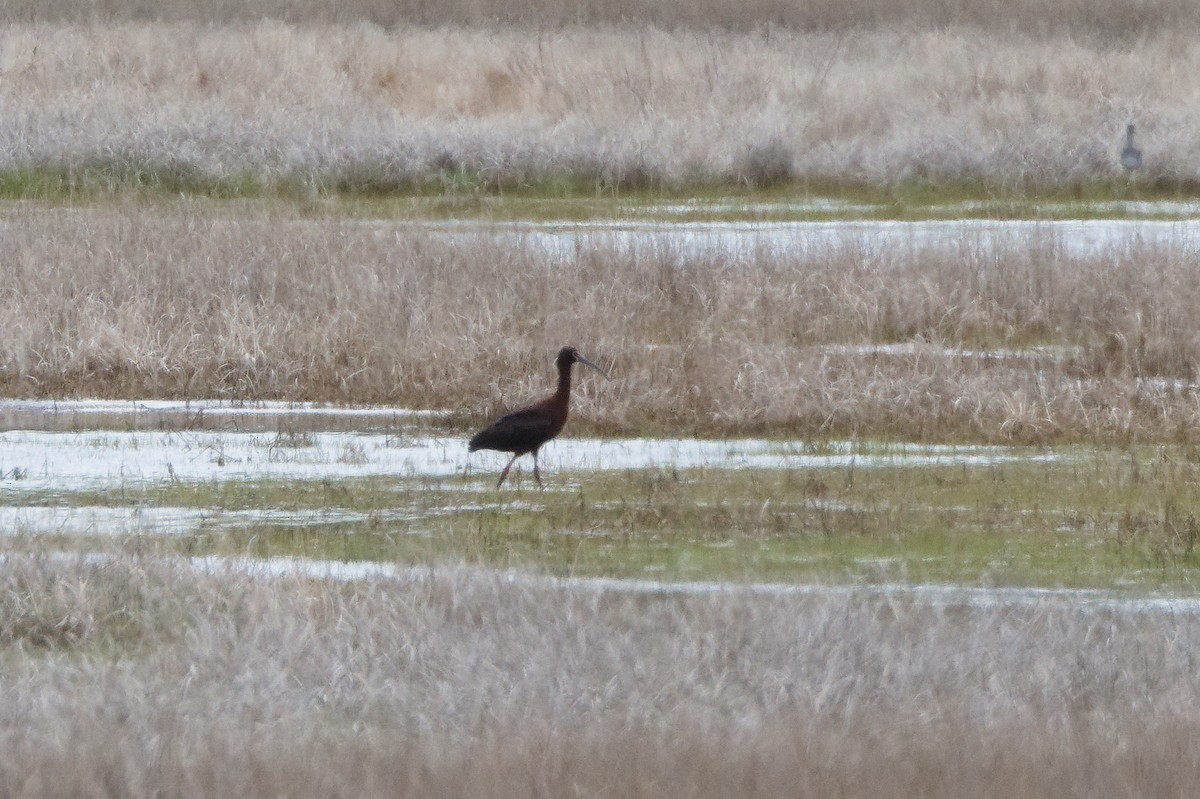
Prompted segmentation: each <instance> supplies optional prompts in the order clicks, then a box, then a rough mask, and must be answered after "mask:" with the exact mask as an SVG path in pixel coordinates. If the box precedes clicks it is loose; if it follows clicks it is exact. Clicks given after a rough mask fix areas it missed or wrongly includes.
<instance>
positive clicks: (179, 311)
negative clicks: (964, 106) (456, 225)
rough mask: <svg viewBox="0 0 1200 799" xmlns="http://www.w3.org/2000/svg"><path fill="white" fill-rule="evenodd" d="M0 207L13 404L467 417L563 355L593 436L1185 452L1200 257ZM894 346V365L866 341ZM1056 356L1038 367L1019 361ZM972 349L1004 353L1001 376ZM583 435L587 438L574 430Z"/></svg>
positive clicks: (1172, 248) (2, 382)
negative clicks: (325, 404)
mask: <svg viewBox="0 0 1200 799" xmlns="http://www.w3.org/2000/svg"><path fill="white" fill-rule="evenodd" d="M233 210H234V209H230V208H228V207H217V208H215V209H214V208H213V207H209V206H205V205H195V204H186V203H185V204H181V205H178V206H175V207H173V208H171V209H169V210H162V209H157V210H156V209H146V208H143V207H141V206H133V205H131V206H127V207H123V208H120V209H110V210H82V211H76V210H69V211H67V210H64V211H47V210H37V209H31V208H13V209H10V211H9V213H8V214H7V216H6V218H5V219H4V223H3V226H2V227H0V246H2V247H3V250H4V252H5V259H4V265H3V269H4V280H3V282H2V283H0V329H2V330H4V336H3V337H0V390H2V391H3V392H4V393H5V394H7V395H10V396H44V397H54V396H91V395H100V396H114V397H146V396H151V397H153V396H159V397H228V398H238V399H256V398H282V399H312V400H326V401H337V402H359V403H364V402H388V403H398V404H403V405H409V406H415V407H433V408H441V409H446V410H449V411H451V412H453V413H455V414H456V415H457V416H458V417H459V419H460V420H463V421H472V422H477V421H479V420H480V419H482V417H484V416H487V415H490V414H491V413H493V412H495V411H496V410H498V409H499V408H501V407H503V406H506V405H507V406H511V405H513V404H515V403H517V402H520V401H523V400H526V399H527V398H529V397H530V396H535V395H537V394H540V393H542V392H544V391H546V390H548V389H549V387H550V386H551V384H552V379H553V374H552V362H551V359H552V356H553V353H554V352H555V351H556V350H557V349H558V347H560V346H562V345H564V344H574V345H576V346H578V347H579V348H580V349H581V350H582V351H583V352H585V353H586V354H588V355H589V356H591V357H593V358H595V359H598V360H599V361H600V362H601V363H604V364H605V365H609V366H611V367H612V368H613V374H614V378H615V379H614V380H613V381H611V382H605V381H601V380H598V379H587V377H586V375H583V377H584V378H585V379H583V380H582V382H581V384H580V390H579V393H578V396H577V401H576V402H577V408H578V410H579V412H580V413H579V416H580V417H581V420H589V421H590V422H591V424H592V425H593V426H594V428H595V429H603V430H607V431H609V432H616V431H621V432H626V433H634V432H677V433H678V432H688V431H691V432H702V433H712V434H729V433H751V432H758V433H761V432H767V433H778V434H785V435H815V436H820V435H836V436H844V435H864V436H885V437H897V438H903V439H925V440H985V441H1029V442H1049V441H1055V440H1072V439H1088V440H1096V441H1109V442H1111V441H1128V440H1131V439H1138V440H1143V441H1146V440H1155V439H1159V440H1179V439H1182V440H1189V439H1190V436H1191V433H1190V432H1189V431H1192V430H1195V429H1198V428H1200V425H1198V422H1200V401H1198V398H1197V395H1196V392H1195V391H1194V390H1193V389H1191V388H1190V387H1189V386H1190V385H1191V383H1192V381H1194V380H1195V377H1196V374H1195V373H1196V369H1197V365H1198V364H1200V337H1198V336H1197V335H1196V333H1195V330H1194V327H1193V326H1192V325H1191V320H1193V319H1195V318H1196V317H1197V312H1198V309H1200V295H1198V293H1197V292H1198V291H1200V290H1198V289H1197V285H1196V282H1195V280H1194V279H1193V266H1194V262H1195V253H1194V251H1193V250H1192V249H1191V248H1190V247H1187V246H1181V245H1178V244H1170V245H1153V244H1148V243H1130V244H1129V245H1127V246H1125V247H1121V248H1118V249H1115V250H1110V251H1104V252H1099V253H1097V254H1095V255H1090V256H1072V255H1070V254H1068V253H1066V252H1064V251H1063V249H1062V248H1060V247H1057V246H1054V245H1053V242H1052V241H1051V240H1049V239H1047V238H1045V236H1046V235H1047V234H1037V233H1035V234H1032V235H1031V238H1030V239H1028V240H1022V239H1012V240H1009V241H1008V242H1007V243H1004V242H1000V243H994V244H990V245H984V244H982V243H978V242H976V243H974V244H972V243H970V242H969V241H966V240H964V243H963V244H962V246H961V247H959V248H957V249H955V250H949V251H948V250H945V249H940V248H935V247H929V248H924V247H921V246H917V245H914V246H913V247H911V248H900V249H898V250H895V251H885V250H880V249H878V248H867V247H863V246H862V245H861V243H856V242H855V241H854V240H852V239H850V240H847V242H846V243H845V244H844V245H843V246H840V247H837V246H835V247H832V248H828V249H822V250H820V251H814V252H806V251H805V250H804V249H803V248H799V249H797V250H796V251H794V252H769V251H762V252H751V253H747V254H745V255H742V256H732V255H729V254H720V253H716V254H695V253H692V254H689V253H687V252H683V251H673V250H672V249H671V248H669V247H667V248H664V247H662V246H651V245H647V246H644V247H632V248H631V247H627V246H618V245H616V244H613V243H612V242H609V243H605V240H604V238H603V237H602V236H601V237H598V238H595V239H586V238H585V239H583V240H582V241H581V243H580V245H579V247H577V248H576V249H574V250H573V251H572V252H571V253H570V254H568V255H566V256H558V255H551V254H549V250H547V249H546V248H544V247H543V246H541V245H539V244H538V242H537V240H536V239H535V238H530V239H522V238H520V237H514V236H511V235H506V234H503V233H497V234H494V235H493V234H485V233H481V234H469V233H464V234H450V235H448V234H446V233H444V232H443V233H436V232H434V233H430V232H421V230H420V228H419V227H414V226H409V225H399V226H396V225H393V224H391V223H387V222H373V221H362V220H339V219H336V218H327V217H317V218H301V217H297V216H295V215H292V214H290V213H284V212H281V211H272V210H269V209H266V208H262V207H245V208H241V209H238V210H237V211H236V214H235V213H231V211H233ZM895 342H902V343H908V344H910V345H911V346H909V347H908V348H907V349H902V350H900V351H892V350H888V349H880V348H879V345H886V344H892V343H895ZM1030 345H1038V346H1042V345H1045V347H1046V348H1045V349H1041V350H1038V349H1029V347H1030ZM963 348H966V349H968V350H981V349H982V350H995V351H996V353H995V354H993V355H987V354H986V353H980V352H977V351H966V352H963V351H960V350H962V349H963ZM577 424H579V423H577Z"/></svg>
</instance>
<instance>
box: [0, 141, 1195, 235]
mask: <svg viewBox="0 0 1200 799" xmlns="http://www.w3.org/2000/svg"><path fill="white" fill-rule="evenodd" d="M180 196H184V197H188V198H193V199H194V198H209V199H215V200H231V199H237V200H247V199H253V200H276V201H283V202H287V203H299V204H301V205H302V206H303V208H304V210H305V211H306V212H307V213H337V214H349V215H352V216H364V217H382V218H413V219H429V220H440V219H474V220H479V221H497V222H501V221H589V220H591V221H594V220H616V221H630V222H637V221H641V222H706V221H707V222H750V221H760V222H788V221H828V220H836V219H864V220H911V221H919V220H928V219H1057V218H1063V219H1087V218H1125V217H1127V216H1130V215H1131V212H1130V210H1129V209H1127V208H1125V207H1124V206H1123V205H1122V203H1124V202H1126V201H1139V202H1148V203H1155V202H1183V201H1193V200H1195V199H1197V198H1200V186H1196V185H1192V184H1190V183H1183V182H1172V181H1161V180H1160V181H1155V182H1149V181H1142V180H1131V179H1128V178H1125V177H1124V176H1122V177H1120V178H1117V179H1113V180H1105V181H1094V182H1089V183H1078V184H1070V185H1057V184H1051V185H1046V186H1021V185H1013V186H999V185H991V184H988V183H985V182H980V181H970V180H966V181H957V182H940V183H939V182H934V181H931V180H927V179H920V178H915V179H913V180H909V181H904V182H900V183H894V184H889V185H873V184H860V183H856V182H853V181H813V180H805V179H789V180H781V181H774V182H771V183H769V184H766V185H762V186H754V185H748V184H746V183H744V182H741V181H736V180H721V179H712V180H709V179H706V180H697V181H684V182H681V183H667V182H663V181H659V180H652V179H645V180H627V181H623V182H622V181H612V180H607V179H600V178H597V177H595V176H590V175H587V174H576V173H571V172H562V173H551V174H546V175H541V176H536V177H524V178H519V179H517V178H506V177H503V176H496V175H491V174H489V173H486V172H484V171H481V170H478V169H473V168H469V167H467V166H463V165H455V164H451V165H447V166H445V167H444V168H441V169H437V170H434V171H430V172H428V173H422V174H411V175H410V174H403V175H391V174H388V173H386V172H385V171H382V170H372V169H369V168H366V167H363V168H358V169H354V170H350V171H347V172H339V173H332V174H292V175H280V176H273V177H269V178H268V177H267V176H263V175H258V174H255V173H253V172H246V171H243V172H237V173H232V174H226V175H214V174H210V173H207V172H204V171H202V170H199V169H197V168H196V167H194V166H192V165H190V164H186V163H158V164H154V163H143V162H140V161H137V160H134V159H127V158H118V157H113V158H94V159H90V160H84V161H81V162H79V163H73V164H43V165H25V166H21V167H16V168H11V169H8V170H2V171H0V199H9V200H22V201H30V200H32V201H39V202H48V203H83V204H87V203H95V202H109V201H111V200H112V198H114V197H119V198H122V199H125V200H128V199H130V198H134V199H139V200H144V201H148V202H161V201H163V200H168V201H169V200H173V199H176V198H179V197H180ZM1132 215H1136V216H1139V217H1147V218H1158V217H1162V218H1175V217H1176V216H1178V212H1175V211H1171V210H1170V209H1164V210H1162V211H1155V210H1153V209H1150V210H1145V209H1139V210H1138V211H1136V212H1133V214H1132Z"/></svg>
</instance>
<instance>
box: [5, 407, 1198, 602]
mask: <svg viewBox="0 0 1200 799" xmlns="http://www.w3.org/2000/svg"><path fill="white" fill-rule="evenodd" d="M0 416H4V417H5V418H7V419H9V420H10V422H14V421H17V420H20V421H23V422H25V423H26V426H27V427H28V426H34V425H35V423H37V421H38V419H39V418H40V419H41V423H40V426H41V427H44V428H46V429H42V430H31V429H23V430H8V431H7V432H3V433H0V447H2V449H3V452H4V456H3V457H4V461H3V463H2V464H0V468H3V471H4V475H5V477H4V480H3V481H2V482H0V491H2V492H3V496H4V499H5V506H4V507H3V508H2V509H0V523H2V525H3V530H4V531H5V532H6V533H7V534H8V536H9V539H10V541H11V542H12V545H13V546H20V545H21V544H20V542H25V543H26V544H29V545H33V544H34V543H37V544H40V545H46V544H47V543H49V544H51V545H53V546H54V547H56V548H65V549H85V550H86V549H88V548H90V547H103V546H106V545H110V544H111V542H112V541H113V540H114V539H116V540H118V541H136V542H137V543H138V546H141V547H149V548H151V549H154V550H159V551H163V552H183V553H187V554H189V555H192V556H198V555H223V556H230V555H250V556H253V557H259V558H279V557H287V558H296V557H298V558H303V559H312V560H327V559H334V560H347V561H364V562H378V563H382V564H401V565H404V564H408V565H421V564H437V563H444V562H467V563H475V564H478V565H482V566H486V567H489V568H501V569H518V570H522V571H527V572H530V573H542V574H548V575H557V576H578V577H619V578H627V579H648V580H655V581H666V582H678V581H695V580H701V581H703V580H718V581H730V582H733V583H762V582H774V581H783V582H799V583H823V584H832V583H848V584H861V583H864V582H866V583H883V584H940V583H960V584H964V585H970V586H1003V585H1014V586H1041V587H1076V588H1082V587H1091V588H1117V589H1122V590H1124V589H1129V590H1135V591H1138V592H1145V591H1158V590H1167V591H1179V590H1186V589H1187V587H1188V586H1189V585H1190V584H1191V583H1192V581H1193V580H1195V579H1197V578H1200V564H1198V563H1197V559H1196V556H1195V554H1194V551H1193V550H1194V544H1195V542H1196V540H1197V537H1200V522H1197V520H1196V517H1197V514H1200V498H1197V497H1195V496H1193V492H1191V491H1190V490H1189V487H1190V485H1191V484H1192V483H1193V482H1194V480H1195V478H1196V476H1197V471H1198V470H1200V457H1198V456H1197V453H1195V452H1194V451H1192V450H1189V449H1187V448H1184V447H1173V448H1172V447H1159V448H1140V449H1139V448H1133V449H1125V450H1121V449H1113V450H1098V449H1094V448H1085V447H1059V448H1055V449H1049V448H1035V447H1000V446H947V445H917V444H904V443H896V442H883V441H838V440H808V441H798V440H770V439H734V440H721V441H707V440H696V439H658V440H652V439H591V438H577V437H574V436H571V435H567V436H564V437H563V438H562V439H560V440H557V441H555V442H553V443H551V444H550V445H548V446H547V447H546V449H545V450H544V452H543V457H542V467H543V473H544V475H545V476H546V478H547V487H546V488H545V489H544V490H539V489H538V488H537V487H536V486H535V485H534V483H533V480H532V475H531V473H530V469H529V465H528V464H524V463H519V465H518V467H517V469H515V470H514V474H513V475H512V478H510V479H512V482H511V484H510V485H507V486H505V487H504V488H503V489H501V490H497V489H496V488H495V482H494V481H495V476H496V474H497V473H498V471H499V468H500V466H501V465H502V464H503V462H504V456H502V455H500V454H497V453H491V454H488V453H476V454H469V453H468V452H467V449H466V441H465V436H464V435H462V434H461V433H459V432H457V431H455V430H452V429H448V428H447V427H446V426H445V422H444V418H445V417H444V416H442V415H439V414H429V413H414V412H411V411H404V410H401V409H384V408H368V409H342V408H336V407H324V406H315V405H300V406H294V407H293V406H288V405H284V404H240V405H238V404H229V403H220V402H209V403H204V402H193V403H187V404H186V408H185V407H184V404H182V403H167V402H160V403H108V404H100V403H77V404H76V403H54V404H46V403H41V404H39V403H18V402H9V403H3V404H0ZM185 419H186V420H187V423H186V425H185V424H184V423H183V421H182V420H185ZM66 420H69V423H67V421H66ZM89 421H90V424H91V429H80V427H81V426H82V425H83V424H85V422H89ZM351 424H353V425H356V426H359V428H360V429H359V430H358V431H354V432H351V431H348V430H346V429H344V428H346V427H348V426H351ZM68 427H69V428H71V429H64V428H68ZM322 427H341V428H343V429H336V430H325V429H320V428H322Z"/></svg>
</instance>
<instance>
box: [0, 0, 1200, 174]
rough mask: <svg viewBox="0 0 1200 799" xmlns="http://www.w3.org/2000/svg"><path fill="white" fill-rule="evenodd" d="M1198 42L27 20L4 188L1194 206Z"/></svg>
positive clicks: (1, 56) (940, 32) (1157, 33)
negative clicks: (1132, 174)
mask: <svg viewBox="0 0 1200 799" xmlns="http://www.w3.org/2000/svg"><path fill="white" fill-rule="evenodd" d="M913 2H914V3H915V2H917V0H913ZM1030 2H1032V0H1030ZM805 5H807V4H805ZM839 5H844V4H839ZM874 5H878V6H879V7H880V8H883V7H885V6H887V7H890V5H889V4H884V3H875V4H874ZM938 5H939V6H944V4H938ZM981 5H982V4H981ZM991 5H994V6H995V10H997V11H998V12H1001V13H1002V15H1003V17H1004V19H1005V20H1008V19H1009V18H1010V17H1011V16H1014V12H1011V11H1010V9H1009V7H1008V6H1007V5H1004V4H1000V3H992V4H991ZM1033 5H1040V3H1033ZM1054 5H1055V7H1056V8H1058V7H1059V6H1061V5H1062V4H1057V3H1056V4H1054ZM1127 5H1129V7H1128V8H1126V6H1125V5H1122V4H1119V3H1114V8H1118V7H1119V8H1120V9H1121V13H1118V14H1116V15H1115V16H1116V17H1118V18H1119V17H1121V16H1122V15H1126V16H1128V15H1130V12H1131V9H1132V8H1134V7H1136V8H1137V9H1142V10H1145V11H1146V12H1147V13H1148V14H1151V15H1152V14H1153V10H1152V9H1147V8H1146V6H1147V4H1145V3H1139V4H1136V6H1133V5H1132V4H1127ZM1098 8H1099V6H1098ZM738 13H739V14H740V13H741V11H740V9H739V11H738ZM1029 13H1030V14H1032V13H1033V12H1032V10H1031V11H1030V12H1029ZM1162 13H1163V14H1164V15H1166V12H1162ZM218 16H219V15H218ZM1015 16H1016V17H1018V18H1019V17H1020V14H1019V13H1015ZM1168 16H1169V15H1168ZM1118 27H1119V26H1118ZM1196 30H1197V28H1195V27H1189V26H1186V25H1185V26H1182V27H1180V26H1172V25H1167V24H1162V25H1156V26H1153V27H1151V28H1148V29H1147V31H1146V32H1145V34H1143V35H1139V36H1136V37H1133V38H1114V37H1111V36H1084V37H1075V36H1071V35H1068V34H1063V35H1061V36H1050V37H1037V36H1032V35H1027V34H1023V33H1020V32H1015V31H1013V30H1011V29H1010V28H1009V27H1008V26H1007V23H1006V24H1005V25H1004V26H1003V29H1002V30H1001V29H994V30H980V29H978V28H973V27H958V26H945V25H921V24H916V23H914V24H906V25H902V26H900V27H899V28H892V27H882V28H879V29H875V28H871V27H864V28H855V29H852V30H844V31H836V32H826V33H804V32H797V31H790V30H776V31H771V32H763V31H760V32H756V33H740V32H736V31H725V30H718V29H712V30H705V31H694V30H677V31H667V30H662V29H658V28H649V29H646V28H641V27H632V26H619V27H591V28H588V27H568V28H563V29H543V28H541V27H536V26H531V27H526V28H521V27H517V28H504V29H491V30H489V29H487V28H478V27H476V28H457V27H452V28H436V29H427V28H419V27H411V26H403V27H400V28H398V29H395V30H385V29H382V28H379V27H373V26H369V25H329V26H298V25H289V24H283V23H280V22H270V21H266V22H262V21H260V22H254V23H250V22H242V23H236V24H233V23H231V24H227V25H220V26H211V25H207V24H200V23H196V22H179V23H174V24H162V23H146V22H141V23H129V24H98V25H91V26H72V25H63V24H49V23H41V24H33V25H10V26H8V27H6V28H4V29H2V30H0V107H2V108H3V109H4V113H3V114H0V177H2V178H3V181H2V182H0V188H3V189H4V190H5V191H6V193H8V194H9V195H10V196H11V195H13V194H16V195H28V194H33V195H36V194H50V195H53V196H59V195H61V194H63V193H66V192H70V191H79V190H109V189H112V188H114V187H147V186H148V187H151V188H153V189H158V190H166V191H172V192H173V191H179V190H182V191H188V192H194V191H199V192H217V193H222V194H244V193H260V192H268V193H269V192H285V193H290V194H293V195H294V194H305V193H308V192H329V191H342V192H364V191H366V192H372V191H389V192H390V191H402V192H429V191H435V192H440V191H449V192H471V191H500V190H504V191H513V190H531V191H541V192H545V191H563V190H570V191H577V192H578V191H583V192H587V191H598V190H600V191H630V190H647V189H650V190H675V191H683V190H687V189H689V188H690V187H695V186H713V185H717V186H726V187H728V186H741V187H746V186H749V187H763V186H772V185H793V186H796V187H798V188H801V189H803V188H805V187H816V188H817V189H818V190H821V191H843V190H844V191H849V190H862V189H864V188H865V189H869V190H872V191H875V192H877V193H883V194H886V192H888V191H889V190H890V189H891V188H892V187H895V186H914V185H915V186H926V187H928V186H934V187H948V188H949V190H950V191H951V192H952V193H954V192H958V193H964V192H965V193H967V194H972V195H974V196H978V195H979V194H981V193H984V192H995V193H1000V194H1003V195H1004V196H1007V197H1013V196H1020V195H1022V194H1023V193H1027V192H1033V193H1045V192H1058V193H1071V192H1082V193H1084V194H1101V195H1105V194H1114V193H1116V194H1120V193H1128V192H1131V191H1132V192H1135V193H1136V192H1138V191H1152V192H1156V193H1158V194H1163V193H1174V192H1183V193H1193V192H1194V191H1195V190H1196V187H1197V186H1198V185H1200V166H1198V165H1200V144H1197V142H1200V127H1198V123H1197V122H1196V120H1197V119H1200V91H1197V90H1196V89H1194V88H1193V87H1194V86H1195V81H1193V80H1192V76H1193V75H1195V74H1198V73H1200V44H1197V42H1198V41H1200V39H1198V38H1197V37H1196V35H1195V31H1196ZM1131 120H1132V121H1134V122H1136V123H1137V124H1138V126H1139V131H1140V134H1139V135H1140V139H1139V143H1140V146H1141V147H1142V149H1143V150H1144V153H1145V164H1146V166H1145V169H1144V170H1142V172H1141V173H1139V175H1138V176H1137V178H1136V180H1134V181H1133V184H1132V187H1131V186H1129V185H1127V183H1126V176H1125V175H1124V174H1123V173H1122V171H1121V169H1120V167H1119V165H1118V163H1117V153H1118V151H1119V150H1120V148H1121V146H1122V144H1123V134H1124V129H1125V125H1126V123H1127V122H1129V121H1131ZM1114 181H1116V182H1114Z"/></svg>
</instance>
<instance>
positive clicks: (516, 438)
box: [469, 406, 558, 454]
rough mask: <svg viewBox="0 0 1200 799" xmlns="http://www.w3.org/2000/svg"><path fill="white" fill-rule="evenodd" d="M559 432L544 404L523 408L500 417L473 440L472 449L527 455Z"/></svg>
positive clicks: (472, 450)
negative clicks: (542, 406) (543, 406)
mask: <svg viewBox="0 0 1200 799" xmlns="http://www.w3.org/2000/svg"><path fill="white" fill-rule="evenodd" d="M556 432H558V431H557V430H555V429H554V422H553V420H552V419H551V416H550V413H549V412H548V411H547V410H546V409H545V408H541V407H537V406H535V407H532V408H523V409H522V410H519V411H513V412H512V413H510V414H507V415H505V416H501V417H500V418H499V419H497V420H496V421H495V422H493V423H492V424H491V425H490V426H488V427H486V428H484V429H483V430H480V431H479V432H478V433H476V434H475V436H474V437H473V438H472V439H471V442H470V445H469V449H470V451H471V452H474V451H475V450H477V449H494V450H499V451H501V452H515V453H521V454H524V453H526V452H533V451H534V450H535V449H537V448H538V447H540V446H541V445H542V444H545V443H546V442H547V441H549V440H550V439H551V438H552V437H553V436H554V434H555V433H556Z"/></svg>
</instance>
